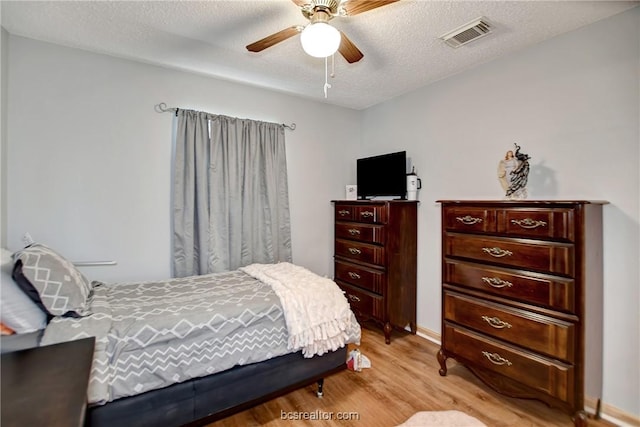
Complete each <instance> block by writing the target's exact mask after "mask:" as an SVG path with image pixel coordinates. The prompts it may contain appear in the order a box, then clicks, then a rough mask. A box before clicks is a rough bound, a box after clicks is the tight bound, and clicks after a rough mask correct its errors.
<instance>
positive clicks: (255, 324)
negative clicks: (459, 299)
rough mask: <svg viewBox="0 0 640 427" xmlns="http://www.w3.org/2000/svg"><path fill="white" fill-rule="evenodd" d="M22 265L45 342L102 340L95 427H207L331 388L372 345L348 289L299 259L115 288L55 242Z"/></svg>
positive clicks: (19, 273) (20, 257)
mask: <svg viewBox="0 0 640 427" xmlns="http://www.w3.org/2000/svg"><path fill="white" fill-rule="evenodd" d="M14 258H16V262H15V266H14V279H15V281H16V283H18V284H19V285H20V286H21V287H23V288H24V289H25V293H27V294H30V295H31V296H34V295H36V294H37V295H38V297H39V301H34V302H35V303H38V304H39V305H40V306H41V308H42V309H43V310H45V311H46V313H47V316H48V317H49V322H48V325H47V327H46V328H45V330H44V333H43V334H42V338H41V342H40V345H48V344H53V343H56V342H61V341H68V340H73V339H79V338H83V337H87V336H95V337H96V346H95V352H94V360H93V367H92V375H91V380H90V383H89V388H88V401H89V407H88V410H87V424H88V425H90V426H111V425H127V426H157V425H163V426H180V425H187V424H189V425H203V424H205V423H208V422H211V421H214V420H216V419H219V418H222V417H225V416H228V415H230V414H232V413H234V412H237V411H240V410H243V409H246V408H248V407H250V406H252V405H255V404H257V403H260V402H263V401H266V400H268V399H271V398H273V397H275V396H278V395H280V394H284V393H286V392H288V391H290V390H293V389H295V388H299V387H302V386H305V385H308V384H312V383H314V382H318V385H319V393H322V381H323V379H324V378H325V377H327V376H329V375H331V374H333V373H336V372H338V371H340V370H342V369H344V368H345V366H346V365H345V361H346V358H347V354H346V353H347V347H346V345H347V344H348V343H359V340H360V326H359V325H358V323H357V321H356V320H355V317H354V315H353V313H352V312H351V310H350V309H349V305H348V303H347V301H346V299H345V298H344V295H343V294H342V292H341V291H340V290H339V288H338V287H337V285H335V283H333V282H332V281H331V280H329V279H326V278H322V277H320V276H317V275H315V274H313V273H311V272H310V271H308V270H306V269H304V268H302V267H299V266H295V265H293V264H289V263H278V264H271V265H270V264H254V265H250V266H247V267H244V268H242V269H239V270H235V271H230V272H224V273H216V274H210V275H203V276H194V277H187V278H179V279H170V280H164V281H152V282H138V283H118V284H109V285H106V284H103V283H100V282H96V281H94V282H88V280H87V279H86V278H85V277H84V276H82V274H81V273H79V271H77V270H76V269H75V268H74V267H73V266H72V265H71V263H69V262H68V261H66V260H64V259H63V258H62V257H60V256H59V255H58V254H57V253H55V252H54V251H52V250H51V249H50V248H47V247H46V246H44V245H35V246H33V247H29V248H27V249H25V250H24V251H20V252H18V253H17V254H16V256H14ZM43 269H45V270H47V274H46V275H43V274H42V271H43ZM56 269H58V270H64V271H57V270H56ZM44 277H46V279H43V278H44ZM56 277H58V278H59V280H55V279H56ZM43 280H44V281H45V282H46V283H40V282H42V281H43ZM52 283H53V285H52Z"/></svg>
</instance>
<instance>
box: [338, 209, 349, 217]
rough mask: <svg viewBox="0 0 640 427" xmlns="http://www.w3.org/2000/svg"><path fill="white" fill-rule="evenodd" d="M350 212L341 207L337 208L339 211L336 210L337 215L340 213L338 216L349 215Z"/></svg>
mask: <svg viewBox="0 0 640 427" xmlns="http://www.w3.org/2000/svg"><path fill="white" fill-rule="evenodd" d="M350 213H351V212H349V211H348V210H346V209H342V210H339V211H338V215H340V216H345V215H349V214H350Z"/></svg>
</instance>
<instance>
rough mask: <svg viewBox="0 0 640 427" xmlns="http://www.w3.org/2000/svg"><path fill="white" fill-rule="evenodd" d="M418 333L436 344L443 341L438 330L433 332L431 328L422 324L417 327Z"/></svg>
mask: <svg viewBox="0 0 640 427" xmlns="http://www.w3.org/2000/svg"><path fill="white" fill-rule="evenodd" d="M416 335H418V336H420V337H422V338H424V339H427V340H429V341H431V342H432V343H434V344H437V345H440V344H442V341H441V340H440V334H439V333H437V332H433V331H432V330H431V329H427V328H423V327H422V326H418V327H417V332H416Z"/></svg>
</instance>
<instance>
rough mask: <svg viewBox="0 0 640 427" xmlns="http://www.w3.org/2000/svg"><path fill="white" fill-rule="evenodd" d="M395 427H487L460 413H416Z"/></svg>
mask: <svg viewBox="0 0 640 427" xmlns="http://www.w3.org/2000/svg"><path fill="white" fill-rule="evenodd" d="M397 427H487V426H486V425H485V424H483V423H481V422H480V421H478V420H477V419H475V418H473V417H471V416H469V415H467V414H465V413H464V412H460V411H428V412H426V411H425V412H417V413H416V414H414V415H412V416H411V418H409V419H408V420H407V421H405V422H404V423H402V424H400V425H399V426H397Z"/></svg>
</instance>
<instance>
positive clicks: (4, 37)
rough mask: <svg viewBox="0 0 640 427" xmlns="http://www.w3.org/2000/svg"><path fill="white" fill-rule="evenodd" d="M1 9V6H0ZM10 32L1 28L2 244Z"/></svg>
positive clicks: (2, 239) (0, 236) (2, 240)
mask: <svg viewBox="0 0 640 427" xmlns="http://www.w3.org/2000/svg"><path fill="white" fill-rule="evenodd" d="M0 10H1V8H0ZM8 58H9V33H7V31H6V30H5V29H4V28H0V68H1V69H0V245H2V247H5V246H6V244H7V147H8V143H7V96H6V93H7V88H8V82H9V79H8V76H7V65H8Z"/></svg>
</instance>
